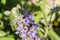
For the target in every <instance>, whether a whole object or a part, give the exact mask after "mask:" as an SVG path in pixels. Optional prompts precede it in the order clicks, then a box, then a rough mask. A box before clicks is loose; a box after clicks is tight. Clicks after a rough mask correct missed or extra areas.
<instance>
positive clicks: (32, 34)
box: [29, 30, 37, 39]
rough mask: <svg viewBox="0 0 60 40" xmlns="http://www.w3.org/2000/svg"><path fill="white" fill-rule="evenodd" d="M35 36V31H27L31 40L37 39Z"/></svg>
mask: <svg viewBox="0 0 60 40" xmlns="http://www.w3.org/2000/svg"><path fill="white" fill-rule="evenodd" d="M36 34H37V32H36V31H35V30H30V31H29V36H30V38H31V39H34V38H36V37H37V35H36Z"/></svg>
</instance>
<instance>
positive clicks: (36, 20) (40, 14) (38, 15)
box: [35, 11, 42, 23]
mask: <svg viewBox="0 0 60 40" xmlns="http://www.w3.org/2000/svg"><path fill="white" fill-rule="evenodd" d="M36 14H37V16H36V17H35V23H38V22H39V21H40V19H41V17H42V12H41V11H37V12H36Z"/></svg>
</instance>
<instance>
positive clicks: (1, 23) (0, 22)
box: [0, 20, 4, 29]
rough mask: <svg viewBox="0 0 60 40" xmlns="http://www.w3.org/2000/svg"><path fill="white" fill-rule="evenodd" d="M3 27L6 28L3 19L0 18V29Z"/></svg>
mask: <svg viewBox="0 0 60 40" xmlns="http://www.w3.org/2000/svg"><path fill="white" fill-rule="evenodd" d="M3 28H4V24H3V21H1V20H0V29H3Z"/></svg>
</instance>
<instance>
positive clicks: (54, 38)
mask: <svg viewBox="0 0 60 40" xmlns="http://www.w3.org/2000/svg"><path fill="white" fill-rule="evenodd" d="M48 35H49V37H50V38H51V40H60V38H59V36H58V35H57V34H56V33H55V32H54V31H53V30H49V31H48Z"/></svg>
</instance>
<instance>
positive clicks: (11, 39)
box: [0, 37, 14, 40]
mask: <svg viewBox="0 0 60 40" xmlns="http://www.w3.org/2000/svg"><path fill="white" fill-rule="evenodd" d="M0 40H14V38H8V37H1V38H0Z"/></svg>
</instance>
